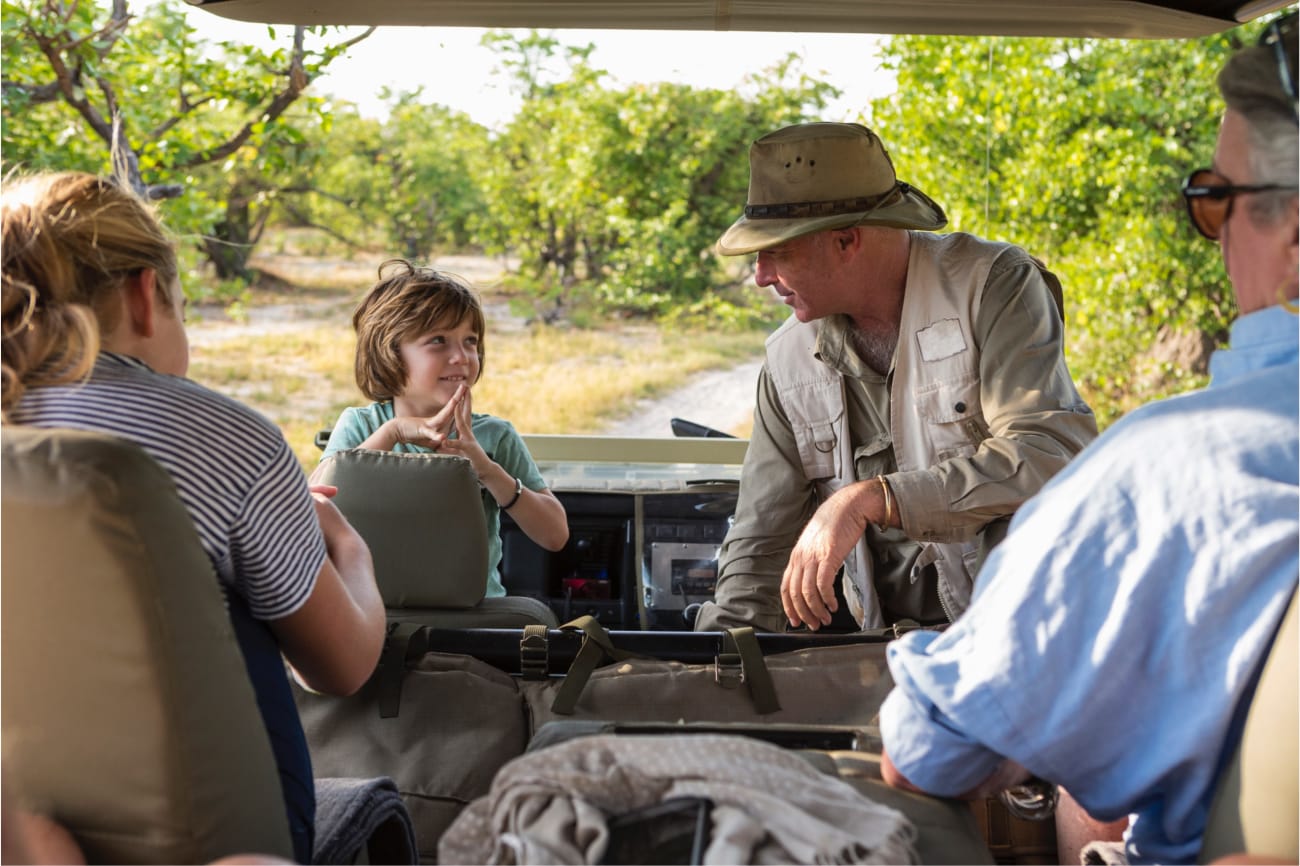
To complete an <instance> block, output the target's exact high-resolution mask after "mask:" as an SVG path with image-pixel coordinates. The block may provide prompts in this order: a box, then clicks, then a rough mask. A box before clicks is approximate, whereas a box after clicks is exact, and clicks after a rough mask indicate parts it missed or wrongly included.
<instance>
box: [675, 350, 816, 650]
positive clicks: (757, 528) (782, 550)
mask: <svg viewBox="0 0 1300 866" xmlns="http://www.w3.org/2000/svg"><path fill="white" fill-rule="evenodd" d="M816 509H817V496H816V492H815V490H814V489H813V486H812V484H811V482H809V481H808V479H807V478H805V477H804V473H803V464H802V463H801V462H800V460H799V449H798V446H797V445H796V444H795V440H794V434H793V432H791V428H790V422H789V420H788V418H787V417H786V415H785V412H784V410H782V408H781V401H780V399H779V398H778V397H777V394H776V389H775V387H774V385H773V384H772V380H771V377H770V376H769V375H768V372H767V367H766V365H765V366H764V367H763V370H762V372H761V373H760V374H759V378H758V387H757V394H756V397H755V406H754V429H753V433H752V434H751V435H750V440H749V447H748V449H747V450H746V452H745V464H744V468H743V469H742V470H741V478H740V497H739V499H738V501H737V502H736V515H735V522H734V524H733V525H732V527H731V529H730V530H729V531H728V532H727V540H726V542H725V543H724V545H723V547H722V551H721V554H720V566H719V571H718V584H717V589H716V591H715V601H713V602H709V603H706V604H705V605H704V606H703V608H702V609H701V610H700V613H699V616H698V617H697V618H696V621H695V628H696V630H698V631H713V630H716V629H723V628H733V627H737V626H746V625H749V626H754V627H755V628H758V629H762V630H765V631H782V630H784V629H785V627H786V624H787V623H786V619H785V614H784V612H783V611H782V609H781V597H780V586H781V574H782V573H783V572H784V571H785V566H786V563H787V562H788V561H789V559H790V551H791V550H792V549H793V548H794V545H795V542H796V541H798V539H799V533H800V532H802V531H803V527H804V524H806V523H807V522H808V520H809V519H810V518H811V517H812V515H813V512H814V511H815V510H816Z"/></svg>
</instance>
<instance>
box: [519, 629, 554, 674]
mask: <svg viewBox="0 0 1300 866" xmlns="http://www.w3.org/2000/svg"><path fill="white" fill-rule="evenodd" d="M547 634H548V632H547V628H546V626H544V625H539V624H537V623H533V624H531V625H526V626H524V635H523V637H522V638H520V640H519V673H520V674H521V675H522V676H523V678H524V679H526V680H544V679H546V678H547V677H549V676H550V675H551V660H550V642H549V640H548V639H547Z"/></svg>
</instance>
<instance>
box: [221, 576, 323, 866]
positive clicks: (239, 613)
mask: <svg viewBox="0 0 1300 866" xmlns="http://www.w3.org/2000/svg"><path fill="white" fill-rule="evenodd" d="M226 601H227V608H228V610H229V611H230V623H231V625H232V626H233V627H234V630H235V638H236V639H237V640H238V641H239V648H240V650H241V651H242V652H243V654H244V666H245V667H246V668H247V669H248V678H249V679H250V680H252V683H253V692H254V694H255V695H256V696H257V708H258V709H259V710H261V712H262V722H263V724H265V725H266V732H267V735H268V736H269V737H270V739H271V751H272V752H273V753H274V754H275V764H276V767H277V768H279V771H280V788H281V792H282V794H283V796H284V807H285V811H286V812H287V813H288V818H289V832H290V833H291V834H292V836H293V858H294V859H295V860H297V861H298V862H299V863H310V862H312V847H313V843H314V839H313V828H314V827H315V824H316V784H315V781H314V780H313V778H312V771H311V755H310V753H309V752H308V751H307V738H306V736H305V735H304V734H303V731H302V721H301V719H299V718H298V708H297V706H295V705H294V702H293V692H292V690H291V689H290V687H289V677H288V675H287V674H286V672H285V669H284V661H283V660H282V659H281V657H280V646H279V644H278V643H276V640H275V635H274V634H272V633H271V630H270V628H268V627H267V625H266V623H264V622H261V621H259V620H256V619H253V615H252V614H251V613H250V612H249V610H248V605H247V604H246V603H245V602H244V600H243V599H241V598H238V597H237V596H235V595H234V594H233V593H227V594H226Z"/></svg>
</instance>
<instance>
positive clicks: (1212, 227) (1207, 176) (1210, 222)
mask: <svg viewBox="0 0 1300 866" xmlns="http://www.w3.org/2000/svg"><path fill="white" fill-rule="evenodd" d="M1295 191H1296V187H1295V186H1286V185H1284V184H1277V183H1257V184H1232V183H1228V182H1227V178H1225V177H1223V176H1222V175H1219V174H1215V173H1214V172H1213V171H1211V170H1210V169H1208V168H1198V169H1197V170H1196V171H1194V172H1192V173H1191V174H1189V175H1188V176H1187V180H1185V181H1183V200H1184V201H1186V202H1187V215H1188V216H1189V217H1191V218H1192V225H1194V226H1196V230H1197V231H1198V232H1200V233H1201V234H1202V235H1204V236H1205V237H1207V238H1209V239H1210V240H1212V241H1217V240H1218V239H1219V233H1220V232H1221V231H1222V230H1223V224H1224V223H1226V222H1227V221H1228V217H1230V216H1232V202H1233V199H1235V198H1236V197H1237V196H1239V195H1250V194H1251V193H1255V192H1295Z"/></svg>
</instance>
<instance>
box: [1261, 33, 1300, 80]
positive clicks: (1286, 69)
mask: <svg viewBox="0 0 1300 866" xmlns="http://www.w3.org/2000/svg"><path fill="white" fill-rule="evenodd" d="M1298 15H1300V13H1297V12H1288V13H1287V14H1285V15H1283V16H1281V17H1280V18H1275V19H1274V20H1273V22H1272V23H1271V24H1269V25H1268V27H1266V28H1264V32H1263V33H1261V34H1260V35H1259V44H1260V45H1263V46H1266V47H1271V48H1272V49H1273V56H1274V57H1276V58H1277V74H1278V78H1280V79H1281V81H1282V89H1283V90H1285V91H1286V95H1287V96H1289V97H1291V99H1292V100H1295V99H1296V66H1297V52H1298V50H1300V49H1297V34H1296V18H1297V16H1298Z"/></svg>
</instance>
